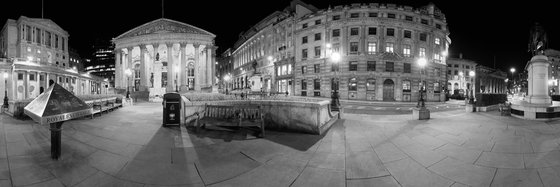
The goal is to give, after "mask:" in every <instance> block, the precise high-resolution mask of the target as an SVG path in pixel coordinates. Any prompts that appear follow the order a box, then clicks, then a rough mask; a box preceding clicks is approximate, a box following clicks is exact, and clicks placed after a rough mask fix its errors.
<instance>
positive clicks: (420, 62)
mask: <svg viewBox="0 0 560 187" xmlns="http://www.w3.org/2000/svg"><path fill="white" fill-rule="evenodd" d="M416 62H417V63H418V65H419V66H420V68H421V69H422V70H421V71H422V72H423V71H424V66H426V59H425V58H419V59H418V60H416ZM422 72H420V84H421V85H422V87H420V100H419V102H418V104H417V105H416V107H417V108H426V105H425V104H424V91H425V90H424V87H425V85H424V80H422Z"/></svg>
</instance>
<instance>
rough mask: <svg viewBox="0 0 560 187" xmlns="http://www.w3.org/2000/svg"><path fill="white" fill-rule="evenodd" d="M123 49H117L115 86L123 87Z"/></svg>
mask: <svg viewBox="0 0 560 187" xmlns="http://www.w3.org/2000/svg"><path fill="white" fill-rule="evenodd" d="M121 53H122V51H121V49H116V50H115V88H122V87H123V86H122V69H121V68H122V66H121Z"/></svg>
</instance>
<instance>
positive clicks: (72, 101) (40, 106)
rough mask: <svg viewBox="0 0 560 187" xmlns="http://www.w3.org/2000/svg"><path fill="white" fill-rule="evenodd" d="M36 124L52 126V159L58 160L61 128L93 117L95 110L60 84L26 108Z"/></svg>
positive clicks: (54, 84) (26, 112) (25, 110)
mask: <svg viewBox="0 0 560 187" xmlns="http://www.w3.org/2000/svg"><path fill="white" fill-rule="evenodd" d="M24 112H25V114H27V115H28V116H29V117H31V118H32V119H33V120H34V121H35V122H37V123H39V124H41V125H45V124H49V125H50V131H51V158H52V159H54V160H58V158H59V157H60V148H61V132H60V131H61V126H62V123H64V121H67V120H71V119H75V118H79V117H83V116H88V115H91V114H92V112H93V110H92V108H91V107H90V106H88V105H87V104H86V103H85V102H84V101H82V100H81V99H80V98H78V97H76V96H74V94H72V93H70V92H69V91H68V90H66V89H64V88H63V87H62V86H60V85H59V84H56V83H53V85H52V86H51V87H50V88H49V89H48V90H47V91H46V92H44V93H42V94H41V95H39V96H38V97H37V98H35V99H34V100H33V101H31V102H30V103H29V104H27V106H25V108H24Z"/></svg>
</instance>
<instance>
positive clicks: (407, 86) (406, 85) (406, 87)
mask: <svg viewBox="0 0 560 187" xmlns="http://www.w3.org/2000/svg"><path fill="white" fill-rule="evenodd" d="M402 89H403V91H405V92H407V91H408V92H410V81H403V82H402Z"/></svg>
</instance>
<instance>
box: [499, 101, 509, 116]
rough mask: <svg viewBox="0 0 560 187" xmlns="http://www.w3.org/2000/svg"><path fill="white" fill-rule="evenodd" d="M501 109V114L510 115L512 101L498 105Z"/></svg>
mask: <svg viewBox="0 0 560 187" xmlns="http://www.w3.org/2000/svg"><path fill="white" fill-rule="evenodd" d="M498 107H499V109H498V110H500V115H502V116H510V115H511V103H509V104H508V103H500V104H499V105H498Z"/></svg>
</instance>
